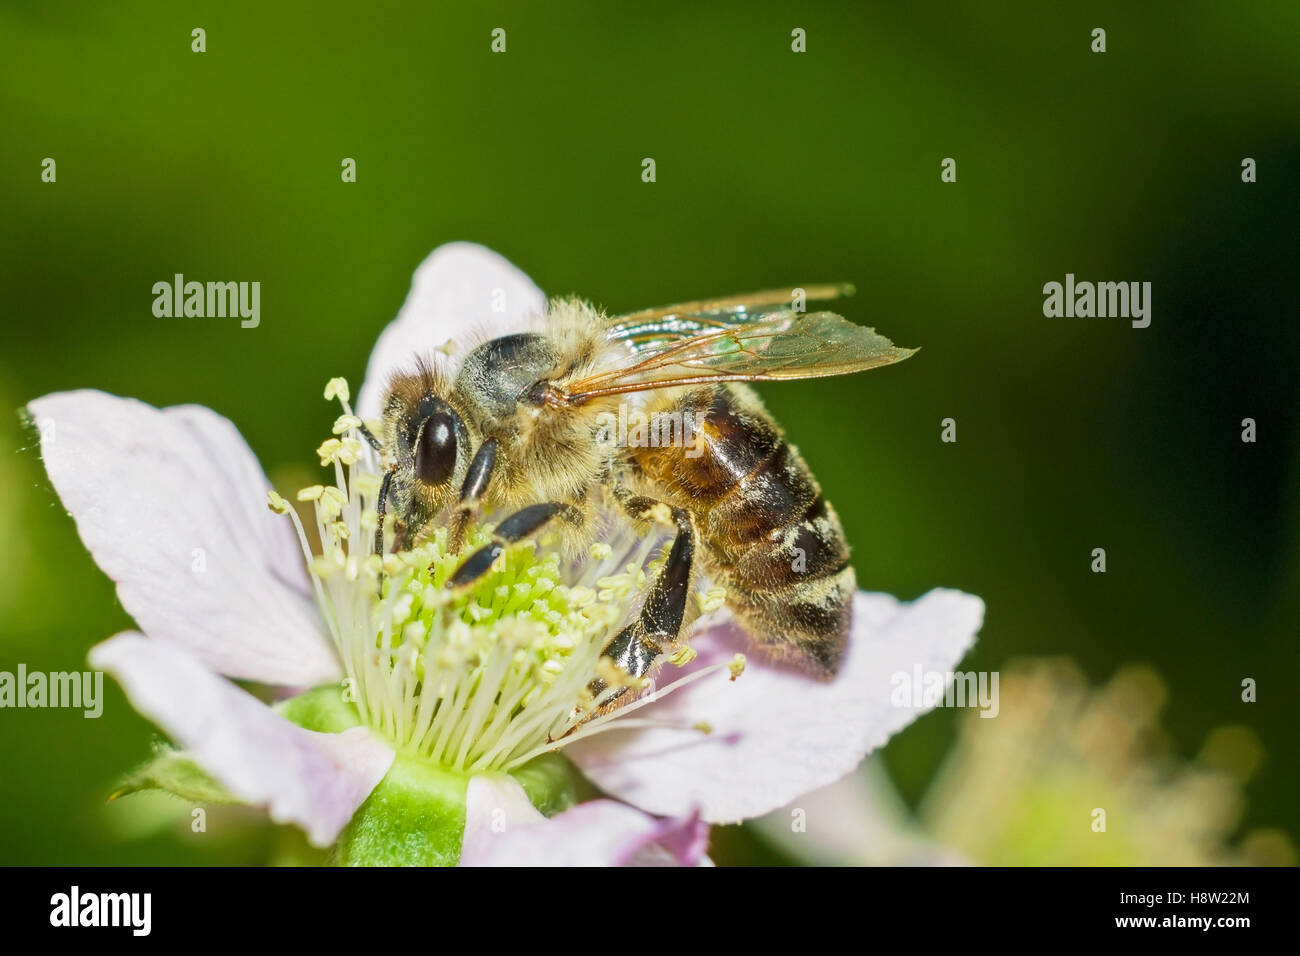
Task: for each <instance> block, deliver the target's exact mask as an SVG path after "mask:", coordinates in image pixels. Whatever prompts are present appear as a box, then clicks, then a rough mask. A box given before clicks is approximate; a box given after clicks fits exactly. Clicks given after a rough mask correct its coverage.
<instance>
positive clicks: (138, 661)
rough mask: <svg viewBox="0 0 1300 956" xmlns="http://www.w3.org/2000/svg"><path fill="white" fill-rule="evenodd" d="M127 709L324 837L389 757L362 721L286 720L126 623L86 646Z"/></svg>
mask: <svg viewBox="0 0 1300 956" xmlns="http://www.w3.org/2000/svg"><path fill="white" fill-rule="evenodd" d="M90 663H91V666H92V667H95V668H96V669H100V670H105V671H108V672H109V673H111V674H112V675H113V676H115V677H116V678H117V679H118V681H119V682H120V683H121V684H122V687H123V688H124V689H125V691H126V694H127V696H128V697H129V698H130V699H131V703H132V704H134V705H135V708H136V710H138V711H140V713H142V714H144V715H145V716H146V717H148V718H149V719H150V720H152V721H154V722H155V723H156V724H158V726H159V727H161V728H162V729H163V730H164V731H166V732H167V734H168V736H170V737H171V738H172V739H173V740H174V741H175V742H176V743H177V744H179V745H180V746H181V747H183V748H184V749H185V750H186V751H187V752H189V753H190V754H191V755H192V756H193V757H194V759H195V760H196V761H197V762H198V763H199V765H200V766H202V767H203V769H205V770H206V771H207V772H208V773H210V774H212V776H213V777H214V778H215V779H216V780H217V781H219V782H220V783H221V784H222V785H223V786H224V787H225V788H226V789H227V790H229V791H230V793H231V794H232V795H233V796H235V797H238V798H239V799H240V800H243V801H245V802H247V803H249V804H252V805H255V806H265V807H266V808H267V810H268V811H269V813H270V816H271V819H272V820H275V821H276V822H277V823H293V824H296V825H297V826H299V827H301V828H302V829H303V830H304V831H306V833H307V836H308V838H309V839H310V840H311V842H312V843H313V844H315V845H316V846H321V847H324V846H329V845H330V844H331V843H333V842H334V840H335V838H336V837H337V836H338V834H339V831H340V830H342V829H343V827H344V826H345V825H346V824H347V822H348V821H349V820H351V819H352V815H353V814H354V813H355V812H356V810H357V808H358V807H359V806H361V804H362V803H364V802H365V799H366V797H368V796H369V795H370V791H372V790H373V789H374V788H375V786H376V785H377V784H378V783H379V781H381V780H382V779H383V778H384V774H386V773H387V772H388V768H389V766H390V765H391V764H392V762H393V750H392V748H391V747H389V746H388V745H387V744H385V743H384V742H383V741H381V740H380V739H379V738H378V737H376V736H375V735H374V734H373V733H371V731H370V730H368V729H367V728H365V727H353V728H352V729H351V730H347V731H344V732H343V733H341V734H321V733H315V732H313V731H310V730H304V729H303V728H301V727H298V726H296V725H295V724H292V723H290V722H289V721H288V720H286V719H285V718H283V717H281V716H280V715H279V714H277V713H275V712H274V711H272V710H271V709H270V708H269V707H267V706H266V705H265V704H263V703H262V702H261V701H259V700H258V699H257V698H256V697H253V696H252V695H251V694H249V693H247V692H245V691H244V690H242V689H240V688H239V687H236V686H235V685H234V684H232V683H230V682H229V681H227V680H225V679H224V678H222V677H218V676H217V675H216V674H213V673H212V672H211V671H209V670H208V669H207V668H206V667H204V666H203V664H202V663H200V662H199V661H198V660H196V659H195V658H194V657H193V656H192V655H190V654H189V653H187V652H186V651H184V650H182V649H180V648H178V647H171V646H168V645H166V644H163V643H160V642H159V641H154V640H150V639H149V638H147V637H145V636H144V635H142V634H138V633H135V632H127V633H124V634H119V635H117V636H116V637H113V638H110V639H109V640H107V641H105V642H104V643H102V644H99V645H97V646H96V647H94V648H92V649H91V652H90Z"/></svg>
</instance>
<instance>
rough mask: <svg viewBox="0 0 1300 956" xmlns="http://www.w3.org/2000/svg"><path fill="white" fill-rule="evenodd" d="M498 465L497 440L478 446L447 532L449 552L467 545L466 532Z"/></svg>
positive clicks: (491, 439)
mask: <svg viewBox="0 0 1300 956" xmlns="http://www.w3.org/2000/svg"><path fill="white" fill-rule="evenodd" d="M496 463H497V440H496V439H495V438H489V439H488V440H487V441H485V442H484V443H483V444H481V445H479V446H478V451H476V452H475V453H474V459H473V460H472V461H471V462H470V463H469V471H468V472H466V474H465V482H464V484H462V485H461V486H460V501H459V502H458V503H457V505H456V510H455V511H454V512H452V516H451V524H450V527H449V528H448V531H447V551H448V552H449V553H451V554H455V553H456V552H457V551H459V550H460V549H461V547H462V546H464V544H465V530H466V528H468V527H469V519H470V516H471V515H473V513H474V510H475V508H477V507H478V502H479V499H480V498H482V497H483V492H485V491H487V486H488V482H489V481H491V480H492V469H493V468H494V467H495V466H496Z"/></svg>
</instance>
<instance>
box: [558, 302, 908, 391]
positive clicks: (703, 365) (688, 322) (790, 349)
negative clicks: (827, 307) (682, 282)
mask: <svg viewBox="0 0 1300 956" xmlns="http://www.w3.org/2000/svg"><path fill="white" fill-rule="evenodd" d="M845 288H846V287H843V286H814V287H810V288H809V289H808V297H809V298H811V299H819V298H827V297H828V294H829V295H834V294H843V293H842V290H844V289H845ZM789 300H790V293H789V291H788V290H773V291H772V292H763V293H754V294H752V295H747V296H733V297H731V298H727V299H716V300H712V301H708V302H700V303H690V304H689V305H683V306H670V307H668V308H665V309H650V310H646V311H644V312H636V313H633V314H632V315H627V316H620V317H617V318H615V319H611V320H610V322H609V324H608V325H607V326H606V330H605V331H606V336H607V338H608V339H609V340H610V341H611V342H619V343H622V344H623V345H624V346H625V347H626V352H625V354H623V353H619V354H618V358H617V360H616V363H615V364H614V365H613V367H609V368H604V369H601V370H600V371H598V372H596V373H594V374H591V375H587V376H585V377H583V378H581V379H576V380H572V381H565V382H559V383H554V386H555V387H557V388H558V389H559V390H560V392H561V393H562V400H563V401H564V402H565V403H566V404H581V403H582V402H584V401H587V400H590V399H592V398H596V397H599V396H604V395H617V394H620V393H625V392H638V391H646V390H648V389H655V388H670V387H673V386H677V385H697V384H702V383H705V382H770V381H780V380H783V379H796V378H822V377H825V376H829V375H847V374H849V373H850V372H861V371H863V370H865V369H870V368H877V367H879V366H881V365H891V364H893V363H894V362H901V361H902V360H903V359H905V358H907V357H908V356H909V355H911V354H912V353H913V352H915V351H916V350H915V349H904V348H899V347H898V346H896V345H894V343H892V342H891V341H889V339H887V338H885V337H884V336H883V335H879V334H877V332H876V331H875V330H874V329H866V328H863V327H861V326H858V325H854V324H853V323H852V322H849V321H848V320H846V319H844V318H842V317H841V316H838V315H836V314H835V313H833V312H811V313H804V312H794V311H792V310H790V309H780V310H776V311H772V310H771V306H772V305H773V304H776V303H784V302H787V301H789ZM765 307H766V308H765ZM691 310H698V311H691Z"/></svg>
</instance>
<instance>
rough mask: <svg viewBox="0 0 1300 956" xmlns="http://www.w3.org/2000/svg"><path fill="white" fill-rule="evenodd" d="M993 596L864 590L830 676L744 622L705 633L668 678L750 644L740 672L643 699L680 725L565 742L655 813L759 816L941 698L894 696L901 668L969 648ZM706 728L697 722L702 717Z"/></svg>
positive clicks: (934, 667) (851, 762)
mask: <svg viewBox="0 0 1300 956" xmlns="http://www.w3.org/2000/svg"><path fill="white" fill-rule="evenodd" d="M983 617H984V602H983V601H981V600H980V599H979V598H977V597H973V596H971V595H968V594H963V593H961V592H960V591H949V590H935V591H931V592H930V593H929V594H926V595H925V596H924V597H922V598H920V599H919V600H917V601H915V602H913V603H911V604H902V603H900V602H899V601H897V600H896V599H894V598H892V597H890V596H889V595H887V594H866V593H859V594H858V595H857V596H856V597H855V598H854V602H853V632H852V635H851V637H850V640H849V646H848V649H847V650H846V652H845V656H844V661H843V663H842V665H841V669H840V673H839V674H838V675H837V676H836V677H835V679H834V680H832V681H830V682H823V681H819V680H816V679H815V678H811V677H808V676H807V675H805V674H803V673H802V672H800V671H798V670H795V669H793V668H791V667H788V666H784V665H780V664H776V663H772V662H769V661H765V660H763V659H761V658H760V656H759V655H758V654H756V653H754V652H753V649H752V646H751V645H750V644H748V642H747V641H746V639H745V637H744V635H743V634H742V632H741V631H740V630H739V628H738V627H737V626H736V625H734V624H728V625H722V626H717V627H714V628H711V629H710V630H709V631H708V633H706V634H700V635H698V636H697V637H696V638H695V639H694V640H693V641H692V644H693V646H694V647H695V648H696V649H697V650H698V651H699V652H700V654H699V657H698V658H697V659H696V660H695V661H694V662H693V663H692V664H690V665H688V666H687V667H685V668H682V669H681V670H677V669H675V668H673V667H672V665H667V666H665V668H664V669H663V670H662V671H660V673H659V675H658V684H659V686H660V687H664V686H666V685H667V684H668V682H670V681H672V680H674V679H676V678H678V677H681V676H683V675H684V674H686V673H689V672H692V671H695V670H698V669H700V668H702V667H705V666H708V665H710V664H713V663H717V662H719V661H725V660H728V659H730V658H731V656H732V655H733V654H735V653H736V652H741V653H746V654H747V655H748V658H749V662H750V663H749V667H748V668H747V669H746V671H745V673H744V674H742V675H741V677H740V678H739V679H738V680H736V681H734V682H732V681H730V680H729V674H728V673H727V672H726V671H725V670H724V671H722V672H720V673H717V674H712V675H710V676H708V677H704V678H701V679H700V680H697V681H696V682H694V683H693V684H690V685H688V686H686V687H684V688H682V689H681V690H678V691H674V692H672V693H670V694H667V695H665V696H664V697H663V698H662V699H660V700H657V701H656V702H655V703H652V704H649V705H648V706H646V707H644V708H643V709H642V710H641V711H640V712H639V713H638V714H637V717H644V718H648V719H654V720H658V721H661V722H664V723H667V724H670V725H672V726H669V727H663V728H660V727H653V728H647V729H637V730H626V731H624V730H613V731H610V732H608V733H604V734H599V735H596V736H594V737H592V738H590V739H588V740H583V741H578V742H576V743H574V744H572V745H571V746H570V747H568V748H567V749H566V751H565V753H567V754H568V755H569V756H570V757H571V758H572V759H573V760H574V761H575V762H576V763H577V764H578V766H579V767H581V768H582V770H583V772H584V773H586V774H587V776H588V777H590V778H591V779H592V780H593V781H594V782H595V783H596V784H597V785H598V786H600V787H601V788H602V789H604V790H605V791H606V792H608V793H610V794H612V795H613V796H616V797H619V798H620V799H623V800H626V801H628V802H629V803H631V804H634V805H635V806H638V807H640V808H641V809H642V810H645V811H647V812H649V813H654V814H660V815H665V816H666V815H680V814H684V813H687V812H689V811H690V810H691V809H692V808H693V807H699V808H700V813H701V815H702V816H703V818H704V819H705V820H707V821H709V822H711V823H717V822H728V821H735V820H742V819H745V818H747V817H754V816H759V815H761V814H764V813H767V812H769V811H771V810H774V809H776V808H777V807H779V806H782V805H784V804H786V803H788V802H789V801H791V800H793V799H794V798H796V797H798V796H799V795H800V794H803V793H807V792H808V791H810V790H815V789H817V788H818V787H823V786H825V785H826V784H828V783H831V782H832V781H834V780H838V779H839V778H840V777H842V776H844V775H845V774H846V773H848V772H849V771H850V770H852V769H853V768H854V767H856V766H857V765H858V763H859V762H861V760H862V758H863V757H864V756H865V755H866V754H868V753H870V752H871V751H872V750H874V749H875V748H877V747H879V746H881V745H883V744H884V743H885V741H887V740H888V739H889V738H890V737H891V736H893V735H894V734H896V733H897V732H898V731H900V730H902V729H903V728H904V727H905V726H907V725H908V724H909V723H911V722H912V721H913V720H915V719H916V718H917V717H918V716H919V715H920V714H922V713H925V712H926V711H927V710H929V709H930V708H929V707H928V706H925V705H924V704H923V703H921V704H917V705H916V706H895V705H894V704H893V703H892V702H891V696H892V693H893V690H894V686H895V685H894V683H893V682H892V681H891V678H892V677H893V675H895V674H896V673H899V672H906V673H908V674H911V673H912V672H913V670H914V668H916V667H920V668H921V670H922V671H923V672H934V671H939V672H948V671H951V670H952V669H953V668H954V667H955V666H956V664H957V662H958V661H960V660H961V659H962V657H963V656H964V655H965V654H966V651H967V650H968V649H969V648H970V646H971V644H972V643H973V642H974V640H975V633H976V632H977V631H978V630H979V627H980V623H981V622H982V620H983ZM701 722H703V723H705V724H707V725H708V726H709V727H711V733H708V734H705V733H701V732H700V731H698V730H693V729H690V728H692V727H693V726H694V725H697V724H699V723H701Z"/></svg>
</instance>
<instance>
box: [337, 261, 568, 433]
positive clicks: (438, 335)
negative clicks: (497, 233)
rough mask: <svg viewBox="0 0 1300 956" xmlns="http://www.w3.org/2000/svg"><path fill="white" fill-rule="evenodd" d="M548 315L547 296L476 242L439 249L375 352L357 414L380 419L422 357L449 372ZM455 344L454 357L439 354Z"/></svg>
mask: <svg viewBox="0 0 1300 956" xmlns="http://www.w3.org/2000/svg"><path fill="white" fill-rule="evenodd" d="M545 311H546V297H545V296H544V295H542V292H541V290H540V289H538V288H537V286H535V285H533V283H532V280H530V279H529V278H528V276H526V275H524V274H523V273H522V272H520V271H519V270H518V269H517V268H515V267H514V266H513V265H511V264H510V262H508V261H507V260H506V259H505V258H503V257H502V256H500V255H498V254H497V253H495V252H493V251H492V250H491V249H488V248H486V247H484V246H480V245H476V244H474V243H472V242H450V243H447V244H446V245H443V246H439V247H438V248H437V249H435V250H433V252H431V253H430V254H429V256H428V257H427V258H426V259H425V260H424V262H422V263H420V267H419V268H418V269H416V270H415V276H414V277H413V278H412V279H411V291H410V293H409V294H408V295H407V297H406V302H405V303H404V304H403V305H402V310H401V311H400V312H398V314H397V318H396V319H394V320H393V321H392V322H391V323H389V325H388V328H386V329H384V331H383V334H382V335H380V336H379V341H377V342H376V343H375V348H374V351H373V352H371V353H370V364H368V365H367V366H366V380H365V382H364V383H363V384H362V386H361V391H360V393H359V395H358V398H357V414H358V415H360V416H361V417H363V418H366V419H371V418H376V417H378V415H379V414H380V411H381V409H380V401H381V399H382V398H383V394H384V390H385V388H386V387H387V385H388V380H389V378H390V377H391V376H392V374H393V373H394V372H397V371H403V370H410V369H412V368H414V367H415V361H416V359H417V358H423V359H425V360H426V361H429V362H431V363H432V364H434V365H435V366H437V367H441V368H444V369H447V370H450V369H451V368H453V367H454V365H455V358H458V357H459V356H462V355H464V354H465V352H466V351H468V349H469V348H471V347H472V346H474V345H477V344H478V343H480V342H485V341H487V340H488V339H493V338H496V337H498V336H501V335H507V334H509V333H511V332H520V331H523V330H524V329H526V328H530V327H534V326H535V325H536V323H537V320H538V319H540V318H541V316H542V315H543V314H544V313H545ZM449 340H450V341H451V342H453V343H454V349H453V355H454V358H452V359H449V358H448V356H447V355H446V354H444V353H443V352H440V351H437V350H438V349H440V348H441V347H442V346H443V345H445V344H446V343H447V342H448V341H449Z"/></svg>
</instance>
